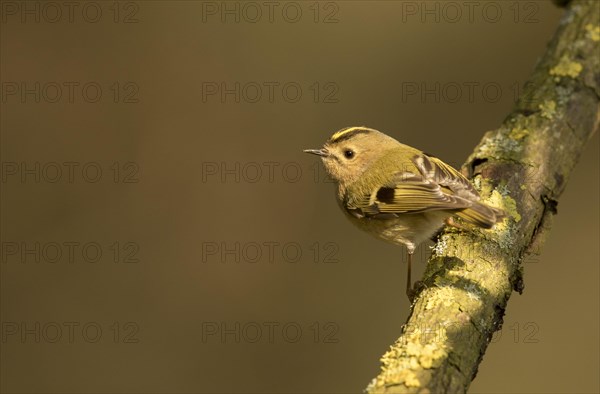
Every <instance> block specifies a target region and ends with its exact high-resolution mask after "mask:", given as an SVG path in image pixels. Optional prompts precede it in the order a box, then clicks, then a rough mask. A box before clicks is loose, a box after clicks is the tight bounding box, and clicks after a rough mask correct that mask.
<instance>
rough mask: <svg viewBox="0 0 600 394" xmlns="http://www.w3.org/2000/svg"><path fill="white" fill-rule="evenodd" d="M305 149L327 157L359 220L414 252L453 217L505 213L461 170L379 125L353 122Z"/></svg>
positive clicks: (477, 220)
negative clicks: (483, 198)
mask: <svg viewBox="0 0 600 394" xmlns="http://www.w3.org/2000/svg"><path fill="white" fill-rule="evenodd" d="M305 152H307V153H312V154H316V155H319V156H321V158H322V160H323V164H324V166H325V169H326V170H327V172H328V173H329V175H330V176H331V177H332V178H333V179H334V180H335V181H336V182H337V185H338V193H337V197H338V203H339V205H340V207H341V208H342V210H343V211H344V212H345V213H346V215H347V216H348V218H349V219H350V220H351V221H352V222H353V223H354V224H355V225H357V226H358V227H359V228H361V229H363V230H365V231H367V232H369V233H371V234H373V235H375V236H377V237H379V238H381V239H384V240H386V241H389V242H393V243H396V244H403V245H406V247H407V248H408V252H409V255H411V254H412V253H413V252H414V250H415V248H416V247H417V245H418V244H419V243H421V242H422V241H424V240H425V239H427V238H429V237H430V236H431V235H432V234H434V233H435V232H436V231H437V230H438V229H439V228H440V227H442V226H443V224H444V221H446V220H447V219H449V218H450V217H452V216H458V217H460V218H461V219H463V220H464V221H466V222H467V223H470V224H473V225H476V226H479V227H483V228H491V227H492V226H493V225H494V224H495V223H496V222H498V221H499V220H501V219H502V218H503V217H504V214H503V212H502V211H501V210H500V209H497V208H493V207H490V206H488V205H486V204H484V203H481V202H479V200H480V197H479V193H477V191H476V190H475V189H474V188H473V186H472V185H471V183H470V182H469V180H468V179H467V178H465V177H464V176H463V175H462V174H461V173H460V172H458V171H457V170H455V169H454V168H452V167H451V166H449V165H448V164H446V163H444V162H443V161H441V160H439V159H437V158H435V157H431V156H428V155H426V154H425V153H423V152H421V151H420V150H418V149H415V148H412V147H410V146H408V145H404V144H401V143H400V142H398V141H396V140H395V139H394V138H392V137H389V136H387V135H385V134H383V133H381V132H379V131H377V130H374V129H370V128H367V127H348V128H345V129H342V130H340V131H338V132H336V133H334V134H333V135H332V136H331V137H330V138H329V139H328V140H327V142H326V143H325V145H324V146H323V147H322V148H321V149H307V150H305ZM409 261H410V260H409Z"/></svg>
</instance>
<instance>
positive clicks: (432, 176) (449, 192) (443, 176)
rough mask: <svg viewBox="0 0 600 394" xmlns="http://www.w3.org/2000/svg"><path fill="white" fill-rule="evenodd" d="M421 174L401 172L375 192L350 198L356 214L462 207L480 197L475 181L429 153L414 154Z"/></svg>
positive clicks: (348, 205) (381, 215) (383, 215)
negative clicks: (428, 154) (469, 179)
mask: <svg viewBox="0 0 600 394" xmlns="http://www.w3.org/2000/svg"><path fill="white" fill-rule="evenodd" d="M413 163H414V164H415V166H416V168H417V170H418V172H419V173H418V174H417V173H413V172H398V173H397V174H395V175H394V177H393V178H392V179H391V181H389V182H388V183H386V184H384V185H381V186H380V187H378V188H376V189H375V190H374V191H373V192H372V193H371V194H368V195H361V196H358V198H357V199H355V200H353V201H347V202H346V208H347V209H348V211H349V212H350V213H351V214H353V215H354V216H356V217H371V218H376V219H385V218H389V217H394V216H396V215H397V214H401V213H419V212H426V211H433V210H460V209H465V208H468V207H470V206H472V205H473V203H474V202H476V201H477V200H478V199H479V195H478V193H477V191H476V190H475V189H474V188H473V186H472V185H471V183H470V182H469V181H468V180H467V179H466V178H465V177H464V176H462V174H460V173H459V172H458V171H456V170H455V169H454V168H452V167H450V166H449V165H447V164H445V163H444V162H442V161H441V160H439V159H436V158H433V157H428V156H426V155H425V154H419V155H416V156H415V157H414V158H413Z"/></svg>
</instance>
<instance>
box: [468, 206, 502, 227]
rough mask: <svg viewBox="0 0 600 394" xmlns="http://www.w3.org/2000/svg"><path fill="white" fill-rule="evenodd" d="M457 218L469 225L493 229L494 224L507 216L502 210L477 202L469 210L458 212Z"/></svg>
mask: <svg viewBox="0 0 600 394" xmlns="http://www.w3.org/2000/svg"><path fill="white" fill-rule="evenodd" d="M456 216H458V217H460V218H461V219H463V220H465V221H466V222H467V223H471V224H474V225H476V226H479V227H483V228H492V227H493V226H494V224H496V223H497V222H499V221H500V220H502V218H504V217H505V216H506V213H505V212H504V211H503V210H501V209H498V208H492V207H490V206H489V205H485V204H482V203H480V202H476V203H474V204H473V205H472V206H470V207H469V208H467V209H465V210H462V211H459V212H457V213H456Z"/></svg>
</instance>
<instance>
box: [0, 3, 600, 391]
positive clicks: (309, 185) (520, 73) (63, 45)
mask: <svg viewBox="0 0 600 394" xmlns="http://www.w3.org/2000/svg"><path fill="white" fill-rule="evenodd" d="M466 3H469V2H450V3H448V2H435V1H428V2H420V1H418V2H412V1H406V2H400V1H380V2H367V1H341V2H314V1H302V2H274V3H267V4H265V3H263V2H257V3H252V2H251V3H243V2H233V1H228V2H195V1H181V2H166V1H140V2H118V3H113V2H74V3H72V4H73V5H72V6H67V5H65V4H63V3H61V2H59V3H52V4H54V5H50V6H49V5H48V3H45V2H35V1H31V2H11V1H2V3H1V6H2V8H1V11H2V15H1V16H2V25H1V41H0V44H1V78H2V110H1V127H2V139H1V154H2V184H1V188H2V189H1V193H2V194H1V197H2V234H1V236H2V263H1V264H0V268H1V285H2V289H1V308H2V309H1V320H2V342H1V346H2V347H1V363H2V364H1V369H0V370H1V375H0V378H1V379H0V381H1V385H0V389H1V390H2V392H7V393H8V392H15V393H25V392H27V393H37V392H61V393H67V392H72V393H75V392H77V393H86V392H89V393H92V392H94V393H100V392H103V393H104V392H106V393H110V392H120V393H129V392H132V393H133V392H157V393H158V392H174V393H203V392H222V393H226V392H227V393H229V392H281V393H297V392H315V393H322V392H339V393H347V392H360V391H361V390H363V389H364V388H365V387H366V385H367V383H368V382H369V381H370V379H372V378H373V377H375V375H376V374H377V372H378V370H379V357H380V356H381V355H382V354H383V353H384V352H385V351H386V350H387V348H388V346H389V345H390V344H391V343H392V342H393V341H394V340H395V339H396V338H397V336H398V335H399V333H400V329H401V325H402V324H403V323H404V322H405V319H406V317H407V313H408V307H409V305H408V301H407V299H406V296H405V295H404V287H403V286H404V280H405V268H406V267H405V263H404V262H403V261H402V256H403V255H404V251H403V250H402V249H400V248H398V247H394V246H391V245H387V244H385V243H382V242H380V241H378V240H376V239H374V238H371V237H370V236H368V235H366V234H363V233H361V232H360V231H358V230H356V229H355V228H353V227H352V226H351V225H350V224H349V223H347V222H346V219H345V218H344V217H343V215H342V214H341V213H340V212H339V211H338V208H337V206H336V203H335V201H334V198H333V186H332V184H330V183H327V182H326V181H325V179H324V174H323V171H322V168H321V167H320V163H317V160H316V158H315V157H310V156H308V155H304V154H303V153H302V152H301V150H302V149H303V148H316V147H319V146H320V145H321V144H322V143H323V142H324V140H325V139H326V138H327V137H328V136H329V135H330V134H331V133H332V132H333V131H335V130H337V129H339V128H342V127H345V126H350V125H368V126H370V127H374V128H377V129H380V130H382V131H385V132H387V133H389V134H391V135H393V136H394V137H396V138H398V139H400V140H401V141H403V142H405V143H407V144H410V145H413V146H416V147H419V148H421V149H423V150H425V151H427V152H429V153H431V154H434V155H436V156H438V157H440V158H442V159H444V160H445V161H447V162H449V163H451V164H453V165H455V166H459V165H460V164H461V163H462V162H463V161H464V160H465V159H466V157H467V156H468V154H469V153H470V152H471V150H472V149H473V147H474V146H475V145H476V144H477V143H478V141H479V140H480V138H481V136H482V135H483V133H484V132H485V131H486V130H491V129H493V128H496V127H497V126H498V125H499V124H500V123H501V122H502V120H503V119H504V117H505V116H506V115H507V114H508V113H509V111H510V110H511V107H512V106H513V104H514V101H515V97H516V96H517V95H518V92H519V89H520V86H522V84H523V83H524V82H525V81H526V80H527V77H528V76H529V75H530V72H531V71H532V69H533V67H534V65H535V63H536V60H537V59H538V57H539V56H540V55H541V54H542V53H543V52H544V49H545V45H546V43H547V42H548V40H549V39H550V37H551V35H552V34H553V32H554V30H555V28H556V27H557V25H558V23H559V20H560V17H561V15H562V12H563V11H561V10H560V9H557V8H555V7H554V6H553V5H552V4H551V3H550V2H542V1H521V2H512V1H511V2H509V1H506V2H476V3H477V4H475V5H473V4H471V5H469V4H466ZM449 4H450V5H449ZM236 19H237V20H236ZM36 84H37V85H36ZM236 84H237V85H236ZM236 89H237V91H236ZM598 160H599V152H598V136H597V135H596V136H595V137H594V139H593V140H592V141H591V142H590V144H589V148H588V149H587V151H586V152H585V154H584V155H583V157H582V158H581V162H580V163H579V165H578V167H577V168H576V169H575V171H574V173H573V176H572V178H571V180H570V182H569V185H568V187H567V190H566V192H565V193H564V195H563V197H562V199H561V200H560V204H559V208H558V209H559V214H558V216H557V217H556V221H555V225H554V228H553V230H552V231H551V235H550V237H549V239H548V242H547V244H546V245H545V247H544V249H543V253H542V255H541V256H539V257H532V258H529V259H528V260H527V262H526V267H525V285H526V288H525V292H524V294H523V295H521V296H519V295H518V294H515V295H514V296H513V297H512V298H511V300H510V303H509V305H508V309H507V314H506V317H505V324H504V328H503V330H502V331H501V332H500V333H498V334H497V335H496V337H495V339H494V343H493V344H492V345H490V348H489V349H488V351H487V353H486V355H485V358H484V360H483V362H482V364H481V366H480V369H479V374H478V376H477V378H476V379H475V381H474V382H473V384H472V386H471V392H473V393H492V392H514V393H516V392H527V393H534V392H536V393H539V392H550V391H551V392H590V393H591V392H598V390H600V387H599V383H598V374H597V372H598V368H599V362H598V361H599V352H598V346H599V344H598V336H599V335H598V333H599V327H598V322H599V313H598V311H599V309H600V308H599V305H598V303H599V294H598V288H599V286H598V284H599V281H600V280H599V273H598V261H599V248H598V239H599V234H598V232H599V225H598V223H599V213H598V191H599V186H598V185H599V184H598V179H599V174H598V168H599V162H598ZM99 171H100V172H99ZM427 250H428V249H427V247H426V246H425V247H424V248H422V254H421V255H420V257H419V259H420V263H419V264H418V266H419V267H418V272H417V275H416V277H418V276H419V275H420V274H421V273H422V271H423V267H424V262H425V260H426V257H427ZM36 260H38V261H36Z"/></svg>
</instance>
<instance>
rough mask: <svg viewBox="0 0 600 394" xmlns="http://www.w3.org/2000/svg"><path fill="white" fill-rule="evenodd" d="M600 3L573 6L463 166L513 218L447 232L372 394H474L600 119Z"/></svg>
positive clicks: (588, 0)
mask: <svg viewBox="0 0 600 394" xmlns="http://www.w3.org/2000/svg"><path fill="white" fill-rule="evenodd" d="M598 21H600V3H599V2H597V1H596V0H576V1H573V2H571V3H570V4H569V6H568V8H567V11H566V14H565V16H564V18H563V19H562V21H561V24H560V26H559V28H558V30H557V32H556V34H555V36H554V37H553V39H552V40H551V42H550V44H549V45H548V49H547V51H546V53H545V54H544V56H543V58H542V59H541V60H540V62H539V63H538V65H537V66H536V69H535V71H534V73H533V75H532V77H531V79H530V81H529V82H528V83H527V84H526V85H525V89H524V92H523V96H522V97H521V98H520V101H519V102H518V103H517V105H516V108H515V109H514V110H513V112H512V113H511V114H510V115H509V116H508V117H507V118H506V120H505V121H504V123H503V124H502V125H501V126H500V128H498V129H497V130H494V131H491V132H488V133H486V134H485V135H484V137H483V139H482V140H481V142H480V144H479V145H478V146H477V147H476V148H475V151H474V152H473V154H472V155H471V156H470V157H469V158H468V160H467V162H466V163H465V165H464V166H463V171H464V172H466V173H467V174H468V175H470V177H471V178H472V180H473V182H474V184H475V186H476V188H477V189H478V190H479V191H480V192H481V195H482V196H483V197H484V198H485V199H487V201H488V202H489V203H490V204H491V205H494V206H499V207H502V208H503V209H505V210H506V212H507V213H508V219H505V220H504V222H503V223H499V224H497V225H496V226H495V227H494V228H493V229H491V230H479V229H474V230H472V231H460V230H456V229H445V230H444V232H443V233H442V234H441V236H440V237H439V239H438V242H437V244H436V245H435V247H434V251H433V255H432V257H431V259H430V260H429V263H428V266H427V269H426V272H425V274H424V277H423V281H422V282H421V292H420V294H419V296H418V297H417V300H416V302H415V303H414V304H413V308H412V312H411V315H410V316H409V318H408V322H407V323H406V325H405V326H404V329H403V332H402V335H401V336H400V338H399V339H398V340H397V341H396V343H395V344H394V345H393V346H392V347H391V349H390V350H389V351H388V352H387V353H386V354H385V355H384V356H383V357H382V359H381V361H382V371H381V373H380V374H379V376H377V377H376V378H375V379H374V380H373V381H372V382H371V384H369V387H367V391H368V392H371V393H375V392H382V393H405V392H434V393H437V392H465V391H466V390H467V389H468V387H469V385H470V383H471V381H472V380H473V379H474V377H475V375H476V374H477V368H478V365H479V363H480V362H481V360H482V357H483V355H484V353H485V350H486V348H487V345H488V343H489V342H490V340H491V338H492V334H493V333H494V332H495V331H496V330H498V329H500V328H501V326H502V321H503V316H504V310H505V308H506V304H507V302H508V299H509V298H510V296H511V294H512V291H513V290H515V291H518V292H519V293H521V292H522V290H523V276H522V270H523V266H522V261H523V258H524V257H525V256H526V255H527V254H529V253H532V251H536V250H537V249H539V246H540V245H541V242H542V241H543V237H544V234H545V233H546V232H547V230H548V229H549V227H550V223H551V221H552V217H553V215H554V214H555V213H556V206H557V201H558V197H559V196H560V194H561V193H562V191H563V190H564V188H565V185H566V183H567V180H568V178H569V175H570V174H571V171H572V170H573V167H574V166H575V164H576V163H577V161H578V159H579V156H580V155H581V153H582V151H583V149H584V148H585V145H586V143H587V142H588V141H589V139H590V138H591V136H592V135H593V134H594V132H596V131H597V130H598V128H599V124H600V106H599V100H600V25H599V24H598Z"/></svg>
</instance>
